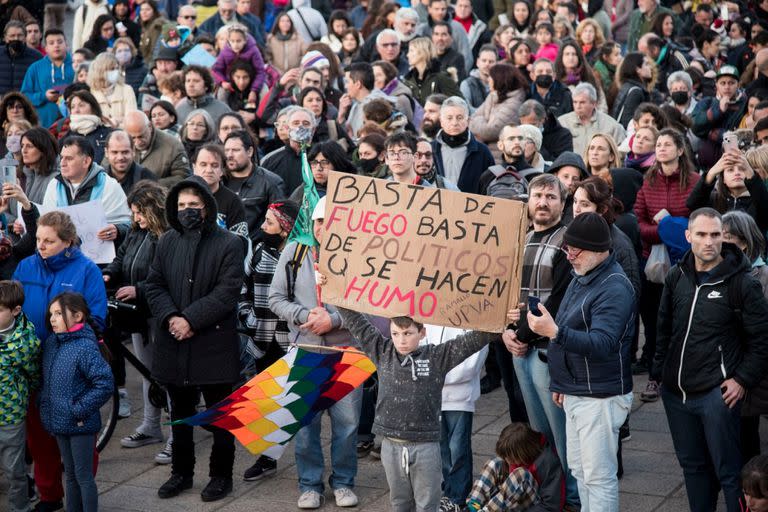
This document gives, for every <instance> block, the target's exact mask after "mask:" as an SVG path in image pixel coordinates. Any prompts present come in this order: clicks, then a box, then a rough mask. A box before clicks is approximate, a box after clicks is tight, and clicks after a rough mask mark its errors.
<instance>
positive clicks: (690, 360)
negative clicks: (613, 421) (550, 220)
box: [651, 208, 768, 512]
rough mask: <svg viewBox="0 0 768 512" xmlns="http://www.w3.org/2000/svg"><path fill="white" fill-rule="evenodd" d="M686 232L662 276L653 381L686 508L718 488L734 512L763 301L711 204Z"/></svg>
mask: <svg viewBox="0 0 768 512" xmlns="http://www.w3.org/2000/svg"><path fill="white" fill-rule="evenodd" d="M685 236H686V238H687V239H688V242H690V244H691V250H690V251H688V253H686V255H685V256H684V257H683V259H682V260H680V263H678V264H677V265H675V266H674V267H672V269H671V270H670V271H669V273H668V274H667V277H666V279H665V282H664V292H663V294H662V296H661V305H660V308H659V322H658V336H657V339H656V357H655V359H654V362H653V365H652V372H653V375H651V378H652V379H653V380H655V381H657V382H661V383H662V393H661V398H662V400H663V402H664V409H665V411H666V413H667V421H668V422H669V430H670V432H671V434H672V441H673V443H674V446H675V454H676V455H677V459H678V461H679V462H680V466H681V467H682V468H683V475H684V477H685V489H686V491H687V493H688V504H689V505H690V509H691V510H697V511H698V510H714V509H715V507H716V505H717V495H718V492H719V489H720V488H722V489H723V494H724V497H725V504H726V509H727V510H728V511H729V512H731V511H738V510H741V509H740V507H739V498H740V497H741V495H742V492H741V482H740V472H741V464H742V460H741V453H740V449H739V448H740V447H739V419H740V410H741V402H742V399H743V398H744V394H745V390H748V389H750V388H752V387H754V386H755V385H757V384H758V383H759V382H760V380H761V379H762V377H763V375H764V374H765V370H766V363H767V362H768V303H767V302H766V300H765V297H764V296H763V292H762V289H761V287H760V283H759V282H758V281H756V280H755V279H754V278H753V277H751V276H750V275H749V269H750V268H751V265H750V264H749V261H748V260H747V258H746V257H745V256H744V254H743V253H742V252H741V250H739V249H738V248H737V247H736V246H734V245H730V244H723V222H722V219H721V217H720V214H719V213H718V212H717V211H715V210H713V209H711V208H700V209H698V210H696V211H694V212H693V213H691V216H690V218H689V221H688V229H687V230H686V232H685ZM714 478H716V479H717V480H714Z"/></svg>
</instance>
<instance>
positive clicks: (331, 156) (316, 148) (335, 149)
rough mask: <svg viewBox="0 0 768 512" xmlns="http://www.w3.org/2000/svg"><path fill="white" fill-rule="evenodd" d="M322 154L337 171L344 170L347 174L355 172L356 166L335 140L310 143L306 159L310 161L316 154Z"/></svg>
mask: <svg viewBox="0 0 768 512" xmlns="http://www.w3.org/2000/svg"><path fill="white" fill-rule="evenodd" d="M319 154H322V155H323V156H324V157H325V158H327V159H328V161H329V162H331V164H333V168H334V170H335V171H337V172H346V173H349V174H357V168H356V167H355V164H353V163H352V160H350V159H349V157H348V156H347V153H346V152H344V150H343V149H342V147H341V146H340V145H339V143H338V142H336V141H335V140H327V141H325V142H320V143H318V144H312V147H311V148H310V149H309V153H308V154H307V160H308V161H310V162H311V161H312V160H314V159H315V158H317V155H319Z"/></svg>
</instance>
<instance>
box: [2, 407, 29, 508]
mask: <svg viewBox="0 0 768 512" xmlns="http://www.w3.org/2000/svg"><path fill="white" fill-rule="evenodd" d="M26 437H27V436H26V426H25V425H24V422H23V421H22V422H21V423H19V424H16V425H2V426H0V473H3V474H5V475H6V477H7V478H8V509H9V510H10V512H28V511H29V510H32V509H31V507H30V504H29V497H28V496H27V464H26V463H25V461H24V449H25V444H26Z"/></svg>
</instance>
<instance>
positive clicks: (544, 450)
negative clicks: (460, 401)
mask: <svg viewBox="0 0 768 512" xmlns="http://www.w3.org/2000/svg"><path fill="white" fill-rule="evenodd" d="M496 455H497V457H494V458H493V459H491V460H489V461H488V462H486V463H485V466H484V467H483V471H482V472H481V473H480V478H478V479H477V481H476V482H475V485H474V486H473V487H472V492H470V494H469V498H468V499H467V509H468V510H470V511H472V512H474V511H478V510H481V511H483V512H492V511H501V510H530V511H547V510H562V509H563V505H564V503H565V479H564V478H563V470H562V467H561V465H560V460H559V459H558V458H557V454H556V453H555V450H554V449H552V447H550V446H549V443H547V440H546V438H545V437H544V435H543V434H540V433H538V432H536V431H534V430H532V429H531V428H530V427H529V426H528V425H526V424H525V423H512V424H510V425H507V426H506V427H504V430H502V431H501V435H500V436H499V440H498V441H497V442H496Z"/></svg>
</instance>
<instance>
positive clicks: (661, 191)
mask: <svg viewBox="0 0 768 512" xmlns="http://www.w3.org/2000/svg"><path fill="white" fill-rule="evenodd" d="M697 181H699V175H698V174H696V173H691V174H690V176H688V184H687V187H686V188H685V190H680V173H676V174H673V175H672V176H665V175H664V174H663V173H662V172H661V171H658V174H657V175H656V179H655V180H654V182H653V185H651V183H650V182H649V181H648V180H646V181H644V182H643V186H642V188H640V191H639V192H638V193H637V200H636V201H635V215H637V222H638V224H639V225H640V239H641V241H642V243H643V258H647V257H648V255H649V254H650V252H651V246H652V245H654V244H660V243H661V239H660V238H659V231H658V229H659V226H658V224H656V222H654V220H653V217H654V216H655V215H656V214H657V213H659V212H660V211H661V210H663V209H666V210H667V211H668V212H669V213H670V215H672V216H674V217H688V215H690V213H691V212H690V210H688V207H686V206H685V200H686V199H687V198H688V195H689V194H690V193H691V190H693V187H694V186H695V185H696V182H697Z"/></svg>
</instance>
